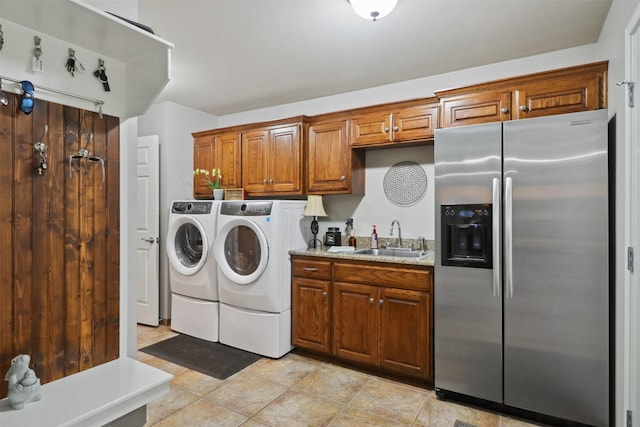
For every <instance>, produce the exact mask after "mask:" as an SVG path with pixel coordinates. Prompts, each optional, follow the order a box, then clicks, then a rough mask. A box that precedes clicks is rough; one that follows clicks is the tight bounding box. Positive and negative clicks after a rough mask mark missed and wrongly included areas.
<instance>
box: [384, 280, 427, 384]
mask: <svg viewBox="0 0 640 427" xmlns="http://www.w3.org/2000/svg"><path fill="white" fill-rule="evenodd" d="M379 304H380V307H381V308H382V310H381V314H380V316H381V317H380V349H379V353H380V355H379V364H380V366H383V367H385V368H387V369H390V370H393V371H396V372H400V373H403V374H407V375H411V376H414V377H416V376H417V377H421V378H425V379H428V380H432V379H433V378H432V372H431V357H430V353H431V352H430V349H431V343H430V340H429V337H430V330H431V313H430V310H429V304H430V301H429V293H427V292H420V291H409V290H402V289H393V288H382V289H381V290H380V300H379Z"/></svg>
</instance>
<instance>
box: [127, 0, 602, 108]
mask: <svg viewBox="0 0 640 427" xmlns="http://www.w3.org/2000/svg"><path fill="white" fill-rule="evenodd" d="M138 4H139V16H138V21H139V22H140V23H142V24H145V25H148V26H150V27H151V28H152V29H153V30H154V32H155V34H156V35H158V36H159V37H161V38H163V39H165V40H167V41H170V42H172V43H173V44H174V45H175V49H174V50H173V51H172V54H171V55H172V61H171V68H172V70H171V75H172V78H171V81H170V82H169V84H168V85H167V87H166V88H165V89H164V91H163V92H162V94H161V95H160V97H159V98H158V100H157V101H159V102H161V101H171V102H175V103H178V104H181V105H185V106H188V107H191V108H195V109H198V110H201V111H205V112H208V113H211V114H214V115H224V114H230V113H235V112H241V111H248V110H252V109H256V108H262V107H268V106H273V105H280V104H286V103H289V102H295V101H301V100H306V99H313V98H318V97H323V96H328V95H334V94H339V93H344V92H350V91H354V90H359V89H365V88H369V87H375V86H380V85H385V84H389V83H395V82H399V81H404V80H410V79H414V78H420V77H426V76H431V75H436V74H441V73H445V72H450V71H454V70H460V69H465V68H470V67H475V66H480V65H484V64H491V63H495V62H500V61H506V60H511V59H516V58H521V57H526V56H531V55H536V54H540V53H545V52H551V51H556V50H560V49H566V48H570V47H574V46H580V45H585V44H590V43H595V42H596V41H597V40H598V37H599V35H600V30H601V28H602V25H603V23H604V21H605V18H606V15H607V13H608V11H609V7H610V5H611V0H399V1H398V5H397V6H396V8H395V10H394V11H393V12H392V13H391V14H390V15H389V16H387V17H385V18H383V19H381V20H379V21H377V22H371V21H366V20H364V19H362V18H360V17H358V16H357V15H356V14H355V13H354V12H353V10H352V9H351V6H350V5H349V3H348V2H347V0H138Z"/></svg>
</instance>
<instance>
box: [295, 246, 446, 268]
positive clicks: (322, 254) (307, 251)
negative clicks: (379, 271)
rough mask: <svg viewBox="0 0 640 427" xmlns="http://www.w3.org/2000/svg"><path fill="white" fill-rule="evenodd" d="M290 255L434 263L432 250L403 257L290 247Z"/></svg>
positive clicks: (410, 263)
mask: <svg viewBox="0 0 640 427" xmlns="http://www.w3.org/2000/svg"><path fill="white" fill-rule="evenodd" d="M289 254H290V255H302V256H313V257H321V258H333V259H344V260H358V261H375V262H391V263H395V264H409V265H426V266H433V264H434V253H433V251H428V252H427V256H426V257H424V258H420V259H417V258H404V257H397V256H381V255H365V254H357V253H354V252H328V251H327V249H326V248H322V249H307V248H301V249H291V250H290V251H289Z"/></svg>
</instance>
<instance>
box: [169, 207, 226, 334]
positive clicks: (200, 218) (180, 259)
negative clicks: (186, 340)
mask: <svg viewBox="0 0 640 427" xmlns="http://www.w3.org/2000/svg"><path fill="white" fill-rule="evenodd" d="M219 204H220V202H215V201H195V200H184V201H174V202H172V203H171V212H170V214H169V225H168V228H169V231H168V235H167V256H168V258H169V284H170V287H171V329H173V330H174V331H176V332H181V333H184V334H187V335H191V336H194V337H197V338H201V339H204V340H207V341H214V342H215V341H218V326H219V312H220V307H219V306H220V304H219V298H218V268H217V265H216V259H215V257H214V256H213V252H212V250H211V247H212V245H213V242H214V240H215V233H216V218H217V216H218V207H219Z"/></svg>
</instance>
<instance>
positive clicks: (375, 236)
mask: <svg viewBox="0 0 640 427" xmlns="http://www.w3.org/2000/svg"><path fill="white" fill-rule="evenodd" d="M371 249H378V232H377V231H376V226H375V225H374V226H373V232H372V233H371Z"/></svg>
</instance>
